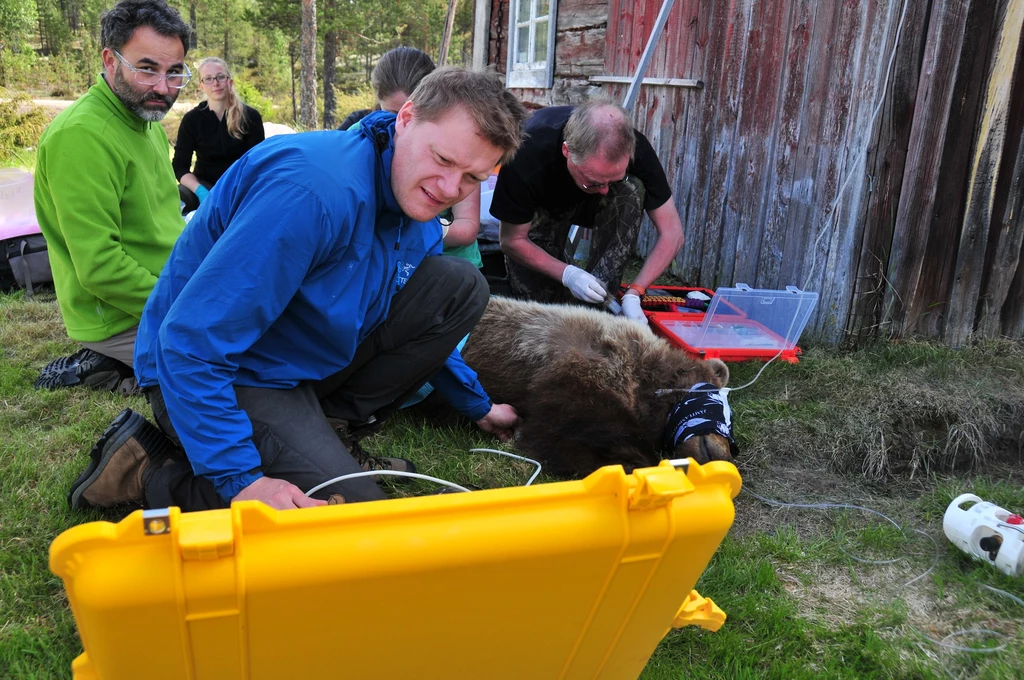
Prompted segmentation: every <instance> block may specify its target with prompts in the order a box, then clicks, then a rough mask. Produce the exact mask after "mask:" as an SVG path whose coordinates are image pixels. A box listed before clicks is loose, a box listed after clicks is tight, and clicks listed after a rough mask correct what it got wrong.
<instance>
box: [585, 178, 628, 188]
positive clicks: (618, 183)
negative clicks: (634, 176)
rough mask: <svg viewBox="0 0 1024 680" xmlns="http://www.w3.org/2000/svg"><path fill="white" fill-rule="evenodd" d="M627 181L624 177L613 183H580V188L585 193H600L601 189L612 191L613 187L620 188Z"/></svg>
mask: <svg viewBox="0 0 1024 680" xmlns="http://www.w3.org/2000/svg"><path fill="white" fill-rule="evenodd" d="M625 181H626V178H625V177H623V178H622V179H616V180H613V181H611V182H595V183H593V184H584V183H583V182H580V188H581V189H583V190H584V191H590V190H594V191H600V190H601V189H611V188H612V187H614V186H618V185H620V184H622V183H623V182H625Z"/></svg>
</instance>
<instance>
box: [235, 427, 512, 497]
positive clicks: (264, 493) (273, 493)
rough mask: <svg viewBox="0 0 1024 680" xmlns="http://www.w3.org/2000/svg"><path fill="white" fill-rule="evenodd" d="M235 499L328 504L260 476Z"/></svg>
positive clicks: (287, 484) (291, 485)
mask: <svg viewBox="0 0 1024 680" xmlns="http://www.w3.org/2000/svg"><path fill="white" fill-rule="evenodd" d="M492 410H493V409H492ZM235 501H262V502H264V503H266V504H267V505H269V506H270V507H272V508H276V509H278V510H291V509H293V508H312V507H316V506H317V505H327V501H318V500H316V499H315V498H310V497H308V496H307V495H306V494H304V493H302V490H301V489H299V487H297V486H295V485H294V484H290V483H288V482H286V481H284V480H283V479H275V478H274V477H260V478H259V479H257V480H256V481H255V482H253V483H252V484H250V485H249V486H247V487H245V488H244V489H242V490H241V491H239V492H238V495H237V496H235V497H234V498H232V499H231V502H232V503H234V502H235Z"/></svg>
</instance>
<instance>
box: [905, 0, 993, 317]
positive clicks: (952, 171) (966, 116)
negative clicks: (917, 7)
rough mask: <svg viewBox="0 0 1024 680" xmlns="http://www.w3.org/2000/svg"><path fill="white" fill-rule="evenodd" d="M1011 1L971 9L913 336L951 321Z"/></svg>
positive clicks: (976, 1) (979, 1)
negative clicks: (1002, 25)
mask: <svg viewBox="0 0 1024 680" xmlns="http://www.w3.org/2000/svg"><path fill="white" fill-rule="evenodd" d="M1007 1H1008V0H995V2H992V1H985V0H973V1H972V3H971V6H970V7H969V8H968V11H967V27H966V29H965V31H964V40H963V46H962V48H961V53H960V63H959V65H958V67H957V73H956V79H955V82H954V85H953V108H952V110H951V111H950V114H949V115H950V122H949V126H948V128H947V130H946V138H945V140H943V142H942V144H943V151H944V153H943V155H942V161H941V163H942V165H941V166H940V168H941V169H940V172H939V178H938V188H937V198H936V201H935V215H934V220H933V222H932V225H931V227H930V229H929V233H928V237H929V242H928V244H927V247H926V251H925V259H924V266H923V267H922V268H921V276H920V279H919V283H918V289H917V293H918V294H917V296H916V297H915V298H914V299H913V300H912V307H911V313H912V314H914V313H917V312H920V313H919V315H918V317H917V319H916V323H915V324H914V326H913V327H911V328H910V331H909V332H910V333H912V334H918V335H926V336H929V337H941V336H942V335H943V333H944V332H945V325H946V322H947V320H948V305H949V300H950V297H951V295H952V288H953V285H954V276H953V274H954V270H955V267H956V257H957V252H956V251H957V248H956V244H957V243H959V240H960V233H961V231H962V229H963V215H964V209H965V207H966V203H967V187H968V185H969V183H970V168H971V161H972V158H973V153H974V142H975V141H976V136H977V135H976V132H975V130H976V126H977V123H978V120H979V116H980V115H981V110H982V108H981V100H982V98H983V96H984V95H983V93H984V91H985V83H986V75H987V71H988V66H989V61H990V59H991V56H992V54H993V49H994V45H995V33H994V30H995V24H994V18H995V14H996V10H997V7H998V5H999V4H1000V3H1003V2H1007Z"/></svg>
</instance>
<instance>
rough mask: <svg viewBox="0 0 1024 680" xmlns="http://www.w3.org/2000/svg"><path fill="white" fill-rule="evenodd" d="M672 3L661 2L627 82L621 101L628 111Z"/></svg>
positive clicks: (642, 79) (668, 1)
mask: <svg viewBox="0 0 1024 680" xmlns="http://www.w3.org/2000/svg"><path fill="white" fill-rule="evenodd" d="M674 4H675V0H665V1H664V2H662V3H661V10H660V11H659V12H658V18H657V19H656V20H655V22H654V29H653V30H652V31H651V37H650V39H649V40H648V41H647V46H646V47H645V48H644V53H643V55H641V57H640V63H639V64H638V65H637V67H636V74H635V75H634V76H633V82H632V83H630V84H629V89H628V90H626V99H625V100H624V101H623V102H622V106H623V108H625V109H626V110H627V111H629V112H632V111H633V106H634V105H635V104H636V98H637V95H638V94H640V84H641V83H643V81H644V73H646V72H647V67H648V66H649V65H650V63H651V57H652V56H654V48H655V47H657V45H658V38H660V37H661V32H662V31H663V30H664V29H665V23H666V22H667V21H668V13H669V12H671V11H672V5H674Z"/></svg>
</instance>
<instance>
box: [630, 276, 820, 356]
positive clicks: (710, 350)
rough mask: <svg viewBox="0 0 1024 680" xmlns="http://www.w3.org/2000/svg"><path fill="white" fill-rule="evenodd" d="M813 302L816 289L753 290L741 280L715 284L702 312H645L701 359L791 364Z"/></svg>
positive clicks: (668, 336)
mask: <svg viewBox="0 0 1024 680" xmlns="http://www.w3.org/2000/svg"><path fill="white" fill-rule="evenodd" d="M817 303H818V294H817V293H815V292H805V291H802V290H800V289H799V288H796V287H794V286H787V287H786V289H785V290H771V289H755V288H751V287H750V286H748V285H746V284H743V283H740V284H737V285H736V287H735V288H719V289H718V290H717V291H715V295H714V297H713V298H712V299H711V303H710V305H709V306H708V310H707V312H706V313H705V314H703V315H702V316H698V315H695V314H673V313H661V314H659V313H653V314H649V315H648V317H649V318H650V320H651V323H652V324H653V325H654V326H655V330H656V331H657V332H659V334H660V335H662V336H663V337H665V338H666V339H667V340H669V341H670V342H672V343H673V344H675V345H676V346H678V347H681V348H682V349H685V350H686V351H688V352H690V353H692V354H695V355H697V356H700V357H701V358H705V359H712V358H719V359H724V360H727V361H728V360H732V361H743V360H746V359H770V358H772V357H774V356H776V355H779V356H780V358H782V359H783V360H785V361H789V362H790V363H796V361H797V354H799V352H800V349H799V348H798V347H797V345H796V343H797V341H798V340H799V339H800V335H801V333H803V331H804V327H805V326H807V322H808V321H809V320H810V318H811V313H812V312H813V311H814V308H815V306H816V305H817Z"/></svg>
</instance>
